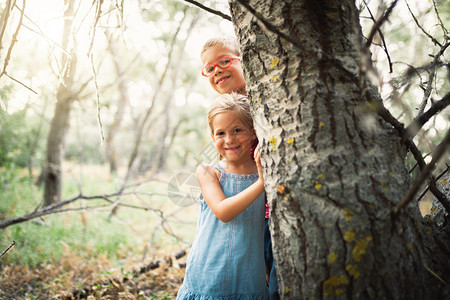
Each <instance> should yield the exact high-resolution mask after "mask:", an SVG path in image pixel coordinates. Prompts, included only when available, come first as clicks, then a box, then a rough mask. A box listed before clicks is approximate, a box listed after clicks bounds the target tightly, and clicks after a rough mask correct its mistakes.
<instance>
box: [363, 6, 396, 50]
mask: <svg viewBox="0 0 450 300" xmlns="http://www.w3.org/2000/svg"><path fill="white" fill-rule="evenodd" d="M397 2H398V0H394V2H392V3H391V6H389V8H388V9H387V10H386V12H385V13H384V15H383V16H382V17H381V18H380V19H379V20H378V21H377V22H376V23H375V24H374V25H373V26H372V29H371V30H370V33H369V36H368V37H367V41H366V44H365V46H364V47H365V48H367V49H368V48H369V47H370V45H371V44H372V40H373V38H374V36H375V33H377V31H378V30H379V29H380V28H381V25H383V23H384V22H385V21H387V19H388V18H389V16H390V15H391V12H392V10H393V9H394V7H395V6H396V5H397Z"/></svg>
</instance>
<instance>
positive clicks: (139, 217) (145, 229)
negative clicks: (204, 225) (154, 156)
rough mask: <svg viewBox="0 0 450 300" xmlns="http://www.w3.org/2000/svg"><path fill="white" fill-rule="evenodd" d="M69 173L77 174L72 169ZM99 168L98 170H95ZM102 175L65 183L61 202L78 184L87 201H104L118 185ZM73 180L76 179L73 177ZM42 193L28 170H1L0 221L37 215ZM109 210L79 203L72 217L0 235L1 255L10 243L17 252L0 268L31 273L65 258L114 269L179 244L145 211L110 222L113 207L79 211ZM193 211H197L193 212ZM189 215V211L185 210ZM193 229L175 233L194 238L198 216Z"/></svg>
mask: <svg viewBox="0 0 450 300" xmlns="http://www.w3.org/2000/svg"><path fill="white" fill-rule="evenodd" d="M68 168H73V169H75V168H74V167H73V166H69V167H68ZM97 168H98V167H97ZM102 170H104V169H99V170H95V171H94V170H93V169H86V170H84V171H83V172H84V173H86V174H85V175H84V176H85V177H84V178H82V179H78V180H76V181H75V180H70V181H69V180H65V181H64V182H63V189H64V190H63V198H64V199H68V198H69V197H72V196H73V195H76V194H78V193H79V187H78V184H81V185H82V186H83V188H82V190H83V193H84V194H86V195H101V194H107V193H110V192H111V191H112V190H114V189H115V188H116V187H115V184H114V181H111V180H104V179H102V178H103V177H102V176H99V175H98V173H101V172H102ZM73 176H75V177H76V176H77V175H76V174H74V175H73ZM162 188H166V185H165V183H164V181H163V182H156V181H155V182H150V183H149V184H147V185H145V186H140V190H141V192H142V193H149V194H150V193H155V192H161V190H162ZM40 193H41V191H39V190H38V189H37V188H36V187H35V186H34V185H33V184H31V183H30V181H29V177H28V172H27V170H25V169H17V168H16V169H11V168H10V169H6V168H1V169H0V195H1V196H2V197H1V201H0V221H4V220H7V219H11V218H13V217H18V216H22V215H24V214H26V213H29V212H31V211H33V210H34V209H35V208H36V206H37V205H38V204H39V199H40V198H37V195H39V194H40ZM121 201H122V203H127V204H132V205H140V206H142V205H144V206H145V207H153V208H157V209H161V211H167V210H170V209H173V204H172V203H171V202H170V201H168V199H167V198H166V197H162V196H158V197H149V198H148V199H146V197H145V196H140V198H139V200H138V199H135V198H134V197H132V196H124V197H122V198H121ZM104 204H106V203H105V201H104V200H78V201H77V202H75V203H74V204H72V205H71V206H69V207H64V208H72V209H78V210H76V211H72V212H64V213H59V214H53V215H48V216H45V217H43V218H39V219H34V220H31V221H28V222H25V223H20V224H16V225H12V226H9V227H7V228H6V229H2V230H0V250H3V249H6V248H7V247H8V246H9V245H10V244H11V243H12V241H15V242H16V244H15V246H14V247H13V248H12V249H11V250H10V251H9V252H8V253H7V254H6V255H5V256H3V257H2V258H1V260H0V268H2V267H3V266H6V265H11V264H15V265H28V266H30V267H34V266H39V265H43V264H45V263H52V262H53V263H54V262H57V261H58V260H59V259H60V258H61V257H62V256H63V255H64V256H76V257H81V258H83V259H86V260H89V259H95V258H96V257H100V256H105V257H107V258H108V259H111V261H114V264H118V265H119V266H120V264H122V263H123V261H122V258H124V257H127V256H128V255H130V254H134V255H140V254H141V253H140V251H142V250H141V249H142V247H143V246H144V245H145V244H146V243H148V242H149V241H150V240H151V241H152V247H155V248H158V247H165V246H167V245H173V244H174V243H176V240H174V239H173V238H171V237H168V236H167V235H166V234H165V233H164V232H163V231H162V230H160V229H159V230H158V229H157V227H158V226H159V222H160V221H159V218H158V217H155V213H153V212H151V211H146V210H139V209H131V208H126V207H122V208H120V209H118V210H117V212H116V213H115V214H114V216H111V215H110V214H111V210H112V207H111V206H107V207H106V209H101V210H100V209H96V210H81V211H80V210H79V209H80V208H81V207H86V206H96V205H104ZM189 209H194V208H189ZM185 211H186V210H185ZM191 217H192V224H191V225H192V226H186V224H185V223H184V224H180V225H176V224H175V225H174V226H173V228H172V229H173V230H174V232H176V233H177V234H179V235H180V236H183V237H185V238H187V239H190V240H192V239H193V234H194V232H195V230H194V229H195V214H194V213H192V214H191Z"/></svg>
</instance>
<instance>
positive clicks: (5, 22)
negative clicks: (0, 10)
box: [0, 0, 16, 50]
mask: <svg viewBox="0 0 450 300" xmlns="http://www.w3.org/2000/svg"><path fill="white" fill-rule="evenodd" d="M15 5H16V1H14V3H12V5H11V0H8V1H7V2H6V5H5V11H4V14H3V16H2V19H1V20H2V23H1V24H0V26H1V27H0V28H1V29H0V50H2V40H3V35H4V34H5V30H6V26H7V25H8V19H9V15H10V13H11V8H12V7H14V6H15Z"/></svg>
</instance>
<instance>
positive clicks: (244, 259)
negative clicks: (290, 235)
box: [177, 163, 268, 300]
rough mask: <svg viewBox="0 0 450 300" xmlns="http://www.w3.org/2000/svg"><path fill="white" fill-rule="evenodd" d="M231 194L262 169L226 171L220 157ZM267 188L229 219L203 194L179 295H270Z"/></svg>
mask: <svg viewBox="0 0 450 300" xmlns="http://www.w3.org/2000/svg"><path fill="white" fill-rule="evenodd" d="M214 167H216V168H217V169H218V170H219V171H220V173H221V177H220V179H219V183H220V186H221V187H222V190H223V192H224V194H225V197H227V198H228V197H231V196H234V195H236V194H238V193H239V192H241V191H243V190H244V189H246V188H247V187H249V186H250V185H251V184H252V183H254V182H255V181H256V180H257V179H258V174H250V175H240V174H230V173H226V172H225V170H224V169H223V168H222V167H220V165H219V164H218V163H216V164H214ZM264 212H265V200H264V194H262V195H261V196H259V197H258V199H256V200H255V201H254V202H253V203H252V204H251V205H250V206H249V207H248V208H247V209H246V210H245V211H243V212H242V213H241V214H239V215H238V216H237V217H235V218H234V219H233V220H231V221H230V222H228V223H223V222H222V221H220V220H219V219H218V218H217V217H216V216H215V215H214V213H213V212H212V211H211V209H210V208H209V207H208V204H207V203H206V202H205V199H204V198H203V196H202V195H200V212H199V219H198V224H197V231H196V234H195V240H194V243H193V244H192V247H191V251H190V252H189V256H188V260H187V265H186V275H185V277H184V281H183V285H182V286H181V288H180V289H179V291H178V295H177V299H202V300H203V299H221V300H232V299H268V290H267V284H266V271H265V263H264Z"/></svg>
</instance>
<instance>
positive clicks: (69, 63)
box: [41, 0, 76, 206]
mask: <svg viewBox="0 0 450 300" xmlns="http://www.w3.org/2000/svg"><path fill="white" fill-rule="evenodd" d="M65 3H66V10H65V11H64V17H65V21H64V31H63V32H64V33H63V43H62V45H63V48H64V49H67V48H68V45H69V38H70V36H71V35H70V32H71V28H72V23H73V9H74V5H75V4H74V1H69V0H66V1H65ZM71 47H73V49H75V46H74V45H72V46H71ZM69 52H70V57H68V56H67V55H66V54H63V59H62V61H63V63H62V66H63V70H62V72H61V73H62V78H61V80H60V84H59V86H58V89H57V92H56V106H55V114H54V116H53V120H52V122H51V125H50V131H49V134H48V138H47V157H46V161H45V165H44V167H43V171H42V175H41V177H42V180H43V181H44V183H45V188H44V205H45V206H48V205H50V204H52V203H55V202H58V201H60V200H61V167H62V164H61V161H62V158H63V154H64V151H63V146H64V137H65V134H66V132H67V129H68V128H69V117H70V110H71V107H72V103H73V100H74V95H73V92H72V84H73V82H74V78H73V77H74V75H75V68H76V51H74V50H72V51H69Z"/></svg>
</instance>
